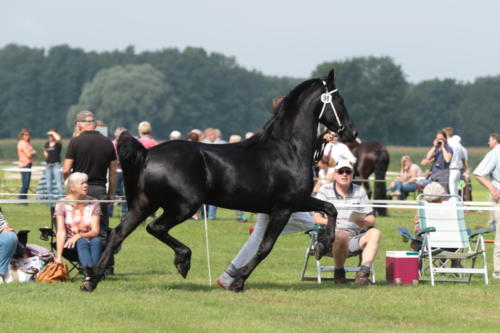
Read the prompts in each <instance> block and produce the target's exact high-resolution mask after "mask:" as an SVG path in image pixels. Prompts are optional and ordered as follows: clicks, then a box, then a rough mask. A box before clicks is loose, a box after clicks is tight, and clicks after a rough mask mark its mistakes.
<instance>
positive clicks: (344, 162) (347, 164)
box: [334, 160, 354, 171]
mask: <svg viewBox="0 0 500 333" xmlns="http://www.w3.org/2000/svg"><path fill="white" fill-rule="evenodd" d="M342 168H349V169H351V170H353V169H354V168H353V167H352V164H351V162H349V161H348V160H338V162H337V164H335V167H334V170H335V171H339V170H340V169H342Z"/></svg>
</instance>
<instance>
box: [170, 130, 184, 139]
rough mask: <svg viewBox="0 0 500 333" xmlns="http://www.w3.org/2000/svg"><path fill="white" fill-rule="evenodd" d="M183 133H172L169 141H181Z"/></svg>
mask: <svg viewBox="0 0 500 333" xmlns="http://www.w3.org/2000/svg"><path fill="white" fill-rule="evenodd" d="M181 136H182V134H181V132H179V131H172V132H171V133H170V135H169V137H168V140H169V141H173V140H180V139H181Z"/></svg>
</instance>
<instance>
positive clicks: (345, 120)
mask: <svg viewBox="0 0 500 333" xmlns="http://www.w3.org/2000/svg"><path fill="white" fill-rule="evenodd" d="M321 82H322V86H323V88H322V89H323V92H322V94H321V96H320V99H321V103H319V104H320V105H321V106H320V107H319V110H318V120H319V122H320V123H322V124H323V125H325V126H326V127H328V129H330V130H332V131H334V132H336V133H338V134H339V135H340V136H341V137H342V138H343V139H344V140H346V141H354V139H355V138H356V137H357V135H358V131H357V130H356V127H355V126H354V123H353V121H352V118H351V116H350V115H349V113H348V112H347V109H346V107H345V105H344V99H343V98H342V96H341V95H340V93H339V92H338V90H337V88H336V87H335V72H334V70H333V69H332V70H331V71H330V73H329V74H328V77H326V78H323V79H321Z"/></svg>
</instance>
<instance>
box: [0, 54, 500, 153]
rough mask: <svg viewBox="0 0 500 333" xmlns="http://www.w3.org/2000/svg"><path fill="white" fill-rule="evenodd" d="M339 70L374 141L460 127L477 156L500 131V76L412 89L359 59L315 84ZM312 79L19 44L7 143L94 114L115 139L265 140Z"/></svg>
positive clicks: (231, 62) (5, 117) (1, 82)
mask: <svg viewBox="0 0 500 333" xmlns="http://www.w3.org/2000/svg"><path fill="white" fill-rule="evenodd" d="M331 68H335V70H336V74H337V87H338V88H339V89H340V92H341V94H342V95H343V97H344V99H345V104H346V106H347V108H348V110H349V112H350V113H351V115H352V117H353V119H354V122H355V124H356V126H357V127H358V131H359V133H360V136H361V137H362V138H363V139H365V140H378V141H381V142H383V143H385V144H391V145H429V144H430V143H431V142H432V137H433V136H434V132H435V131H436V130H438V129H440V128H442V127H447V126H452V127H455V128H456V130H457V132H458V134H459V135H461V136H462V140H463V143H464V144H465V145H468V146H476V145H484V144H485V141H486V139H487V136H488V134H489V133H490V132H495V131H498V129H497V125H496V120H497V119H498V116H499V114H500V112H499V110H500V94H498V91H499V90H500V76H495V77H483V78H478V79H476V80H475V81H474V82H470V83H469V82H459V81H457V80H454V79H445V80H438V79H435V80H428V81H423V82H420V83H417V84H411V83H409V82H408V81H407V80H406V78H405V74H404V72H403V69H402V68H401V66H399V65H397V64H396V63H395V62H394V60H393V59H391V58H389V57H357V58H351V59H345V60H342V61H331V62H324V63H322V64H319V65H318V66H317V67H316V69H314V71H313V72H312V74H311V77H320V76H324V75H326V74H327V73H328V71H329V70H330V69H331ZM305 79H307V78H291V77H275V76H266V75H264V74H262V73H260V72H258V71H249V70H247V69H245V68H243V67H242V66H239V65H238V63H237V62H236V60H235V59H234V58H232V57H227V56H224V55H222V54H219V53H207V52H206V51H205V50H203V49H201V48H192V47H188V48H186V49H184V50H178V49H176V48H168V49H163V50H159V51H151V52H149V51H148V52H141V53H136V52H135V50H134V48H133V47H128V48H127V49H125V50H117V51H112V52H86V51H84V50H82V49H79V48H72V47H70V46H68V45H60V46H55V47H51V48H49V49H47V50H46V49H39V48H30V47H26V46H21V45H16V44H10V45H7V46H5V47H3V48H0V116H1V119H2V121H1V122H0V138H13V137H16V136H17V134H18V132H19V130H20V129H21V128H25V127H26V128H30V129H31V130H32V131H33V136H34V137H45V133H46V132H47V130H49V129H50V128H56V129H58V130H59V132H61V134H62V135H63V136H66V137H68V136H70V135H71V133H72V131H73V126H74V123H73V122H74V119H75V114H76V113H77V112H78V111H80V110H82V109H91V110H93V111H94V112H95V113H96V116H97V118H98V119H100V120H102V121H104V122H105V123H106V124H107V125H108V127H109V129H110V131H113V130H114V128H116V127H118V126H124V127H127V128H130V129H131V130H132V132H135V129H136V127H137V124H138V123H139V122H140V121H142V120H148V121H150V122H151V123H152V124H153V131H154V135H155V136H156V137H157V138H159V139H165V138H167V136H168V133H170V131H172V130H174V129H176V130H180V131H181V132H183V133H185V132H187V131H188V130H190V129H192V128H201V129H203V128H206V127H217V128H220V129H221V130H222V132H223V133H225V134H226V135H229V134H231V133H244V132H246V131H249V130H252V131H257V130H259V129H260V128H261V127H262V125H263V124H264V123H265V122H266V121H267V120H268V119H269V118H270V117H271V116H272V114H271V111H270V109H271V100H272V98H273V97H276V96H283V95H286V94H287V93H288V92H289V91H290V90H291V89H292V88H293V87H294V86H295V85H296V84H298V83H299V82H301V81H303V80H305Z"/></svg>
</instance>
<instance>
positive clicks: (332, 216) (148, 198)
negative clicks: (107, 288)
mask: <svg viewBox="0 0 500 333" xmlns="http://www.w3.org/2000/svg"><path fill="white" fill-rule="evenodd" d="M319 122H321V123H322V124H324V125H325V126H326V127H328V128H329V129H330V130H332V131H335V132H338V133H342V134H343V135H344V137H346V138H350V139H351V140H354V138H355V137H356V131H355V129H354V126H353V124H352V120H351V117H350V116H349V114H348V113H347V110H346V108H345V106H344V102H343V99H342V97H341V96H340V94H339V93H338V91H337V89H336V88H335V82H334V72H333V71H331V72H330V73H329V75H328V77H327V78H324V79H312V80H308V81H305V82H303V83H301V84H299V85H298V86H297V87H295V88H294V89H293V90H292V91H291V92H290V93H289V95H288V96H287V97H285V98H284V100H283V101H282V102H281V103H280V105H279V107H278V109H277V111H276V113H275V114H274V116H273V118H272V119H271V120H270V121H269V122H267V124H266V125H265V126H264V128H263V129H262V130H261V131H260V132H259V133H258V134H256V135H254V136H253V137H252V138H250V139H248V140H245V141H242V142H240V143H235V144H223V145H217V144H215V145H214V144H212V145H209V144H203V143H199V142H188V141H169V142H165V143H162V144H160V145H157V146H155V147H153V148H151V149H149V150H147V149H145V148H144V147H142V145H141V144H140V143H139V142H138V141H137V140H135V139H134V138H133V137H132V136H131V135H130V134H129V133H128V132H124V133H122V135H121V136H120V139H119V141H118V154H119V156H120V162H121V165H122V169H123V175H124V179H125V189H126V193H127V203H128V206H129V212H128V213H127V214H126V215H125V216H124V217H123V219H122V221H121V223H120V224H119V225H118V226H117V227H116V228H115V229H113V230H112V232H111V234H110V237H109V241H108V244H107V246H106V249H105V250H104V252H103V255H102V257H101V259H100V261H99V263H98V264H97V266H96V267H94V272H91V274H90V278H89V279H86V281H84V283H83V285H82V290H85V291H92V290H93V289H95V288H96V286H97V283H98V282H99V281H100V279H101V278H102V276H103V273H104V268H105V267H106V265H107V263H108V261H109V260H110V259H111V257H112V256H113V253H114V250H115V249H117V248H118V246H120V244H121V243H122V241H123V240H124V239H125V238H126V237H127V236H128V235H129V234H130V233H131V232H132V231H134V229H135V228H136V227H137V226H138V225H139V224H140V223H141V222H142V221H144V220H145V219H146V217H148V216H150V215H151V214H152V213H153V212H155V211H156V210H157V209H158V208H162V209H163V213H162V214H161V216H160V217H159V218H157V219H156V220H155V221H153V222H152V223H150V224H149V225H148V226H147V231H148V232H149V233H150V234H152V235H153V236H155V237H156V238H158V239H159V240H160V241H161V242H163V243H165V244H166V245H168V246H170V247H171V248H172V250H174V252H175V258H174V265H175V266H176V268H177V271H178V272H179V273H180V274H181V275H182V276H183V277H186V276H187V274H188V271H189V269H190V267H191V250H190V249H189V247H187V246H186V245H185V244H183V243H181V242H180V241H179V240H177V239H176V238H174V237H173V236H172V235H170V234H169V231H170V229H172V228H173V227H175V226H176V225H178V224H179V223H182V222H184V221H185V220H187V219H188V218H189V217H191V216H192V215H193V214H194V213H195V212H196V211H197V210H198V208H199V207H200V206H201V205H202V204H203V203H206V204H210V205H215V206H219V207H225V208H229V209H239V210H243V211H248V212H262V213H267V214H269V215H270V222H269V224H268V227H267V230H266V232H265V235H264V238H263V240H262V242H261V244H260V246H259V250H258V251H257V254H256V255H255V256H254V258H253V259H252V260H250V262H249V263H248V264H247V265H245V266H243V267H241V268H238V270H237V271H236V272H234V278H235V279H234V282H233V283H232V284H231V285H230V286H229V289H230V290H232V291H241V290H243V288H244V283H245V280H246V279H247V278H248V276H249V275H250V274H251V273H252V271H253V270H254V269H255V267H256V266H257V265H258V264H259V263H260V262H261V261H262V260H263V259H264V258H266V256H267V255H268V254H269V253H270V251H271V249H272V248H273V246H274V243H275V242H276V239H277V238H278V236H279V234H280V233H281V231H282V230H283V228H284V226H285V224H286V223H287V222H288V219H289V217H290V214H291V213H292V212H297V211H321V212H324V213H325V214H327V215H328V225H327V235H328V237H329V241H332V240H333V238H334V234H335V221H336V217H337V211H336V209H335V207H334V206H333V205H332V204H330V203H328V202H325V201H321V200H318V199H315V198H312V197H311V192H312V188H313V177H312V163H313V154H314V151H315V149H316V142H317V128H318V123H319Z"/></svg>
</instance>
